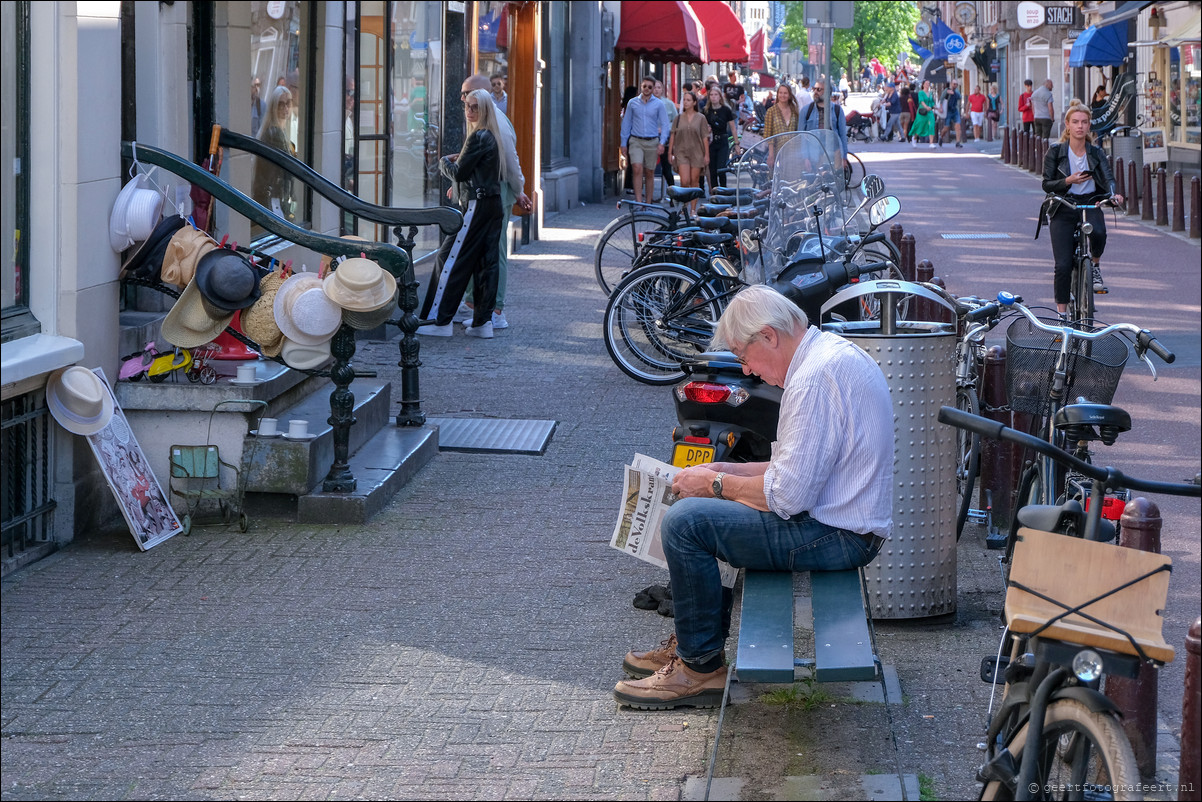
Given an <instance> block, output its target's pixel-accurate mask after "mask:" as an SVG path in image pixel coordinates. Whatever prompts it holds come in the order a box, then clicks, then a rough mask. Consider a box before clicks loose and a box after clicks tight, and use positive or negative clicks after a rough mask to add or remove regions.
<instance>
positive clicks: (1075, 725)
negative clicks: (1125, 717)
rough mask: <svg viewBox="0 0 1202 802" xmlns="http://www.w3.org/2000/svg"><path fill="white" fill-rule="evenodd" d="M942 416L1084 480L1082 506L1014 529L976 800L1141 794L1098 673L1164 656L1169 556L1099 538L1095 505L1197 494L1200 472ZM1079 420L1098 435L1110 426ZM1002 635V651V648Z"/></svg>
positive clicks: (990, 669) (1127, 670)
mask: <svg viewBox="0 0 1202 802" xmlns="http://www.w3.org/2000/svg"><path fill="white" fill-rule="evenodd" d="M1107 409H1108V410H1112V411H1113V410H1117V411H1118V412H1122V410H1118V408H1117V407H1108V408H1107ZM1123 414H1126V413H1123ZM939 420H940V421H942V422H943V423H948V424H951V425H953V426H956V427H957V428H959V429H962V430H968V431H971V432H973V433H974V434H976V435H978V436H980V437H990V438H994V439H999V440H1007V441H1010V442H1014V443H1018V444H1020V445H1023V446H1025V447H1028V448H1031V449H1034V450H1036V451H1038V452H1039V453H1040V454H1042V455H1043V456H1044V457H1045V458H1046V459H1049V460H1053V461H1055V462H1056V463H1058V464H1061V465H1063V466H1065V467H1067V468H1068V470H1069V471H1070V472H1077V473H1080V474H1081V475H1082V476H1083V477H1084V478H1085V479H1087V480H1088V481H1089V482H1090V483H1091V490H1090V502H1091V503H1090V505H1089V509H1088V512H1083V511H1082V510H1081V508H1080V505H1079V504H1077V503H1076V502H1067V503H1065V504H1063V505H1061V506H1059V507H1054V508H1051V509H1048V510H1039V511H1032V512H1033V513H1034V512H1038V513H1039V515H1033V514H1032V515H1029V516H1028V521H1026V522H1027V523H1029V524H1030V525H1031V526H1032V527H1037V528H1030V529H1027V528H1024V529H1022V530H1021V542H1020V548H1018V549H1016V550H1015V563H1014V565H1013V567H1012V570H1011V573H1010V577H1009V580H1008V582H1007V584H1008V588H1007V593H1006V607H1005V610H1006V624H1007V629H1006V631H1005V632H1004V633H1003V636H1002V642H1001V645H1000V646H999V649H998V654H997V656H995V657H986V658H985V659H983V660H982V661H981V679H982V680H984V681H986V682H990V683H992V684H994V685H997V684H998V682H999V677H1004V679H1002V682H1003V683H1004V689H1003V695H1002V702H1001V705H1000V707H999V708H998V710H997V713H996V714H994V713H993V702H992V699H991V701H990V717H989V724H988V729H987V738H986V741H985V743H984V744H983V745H982V747H983V748H984V749H985V751H986V760H985V763H984V764H983V765H982V766H981V767H980V769H979V770H978V773H977V779H978V780H979V781H980V782H981V783H982V784H983V789H982V793H981V798H982V799H987V800H994V799H1045V798H1052V797H1051V795H1052V794H1053V793H1057V792H1059V793H1063V792H1064V791H1066V790H1068V791H1070V792H1071V793H1073V796H1071V797H1070V798H1087V799H1095V798H1096V799H1105V798H1113V799H1142V798H1143V797H1142V794H1141V792H1140V790H1139V789H1140V785H1139V779H1140V775H1139V768H1138V766H1137V764H1136V760H1135V756H1134V753H1133V751H1132V749H1131V744H1130V742H1129V741H1128V739H1127V735H1126V733H1125V732H1124V731H1123V728H1122V725H1121V723H1120V721H1119V717H1118V714H1117V709H1116V708H1115V707H1114V704H1113V703H1112V702H1110V700H1109V699H1107V698H1106V697H1105V696H1104V695H1103V694H1102V692H1101V691H1100V690H1099V687H1100V685H1101V680H1102V678H1103V676H1104V675H1106V674H1112V675H1118V676H1125V677H1137V676H1138V675H1139V673H1140V671H1142V670H1147V669H1148V668H1155V667H1159V666H1161V665H1163V664H1165V663H1167V662H1170V661H1172V659H1173V657H1174V651H1173V647H1172V646H1170V645H1169V644H1167V643H1166V642H1165V641H1164V638H1163V635H1162V634H1161V625H1162V620H1161V618H1160V616H1159V614H1158V611H1159V610H1160V609H1163V607H1164V606H1165V604H1166V601H1167V597H1168V571H1169V570H1170V569H1171V564H1172V560H1170V559H1169V558H1167V557H1162V556H1161V555H1158V554H1153V553H1147V552H1141V551H1136V550H1134V549H1126V548H1121V547H1118V546H1107V545H1104V544H1103V543H1102V542H1101V541H1104V540H1106V539H1108V537H1111V536H1112V535H1113V532H1112V531H1111V530H1112V527H1110V526H1109V524H1108V522H1107V521H1106V520H1105V519H1104V517H1103V515H1104V514H1103V504H1102V502H1103V499H1104V498H1105V497H1106V494H1107V493H1109V492H1112V491H1115V490H1127V491H1130V490H1138V491H1144V492H1152V493H1165V494H1170V495H1179V496H1192V497H1195V498H1197V497H1199V496H1202V483H1200V482H1202V478H1200V476H1199V475H1196V476H1195V477H1194V479H1193V481H1192V482H1188V483H1170V482H1155V481H1149V480H1143V479H1136V478H1134V477H1129V476H1126V475H1124V474H1123V473H1122V472H1121V471H1119V470H1117V469H1115V468H1111V467H1106V468H1101V467H1098V466H1095V465H1093V464H1092V463H1090V462H1088V461H1085V460H1082V459H1080V458H1078V457H1076V456H1073V455H1070V454H1068V453H1066V452H1064V451H1063V450H1061V449H1060V448H1058V447H1057V446H1055V445H1054V444H1052V443H1049V442H1047V441H1045V440H1041V439H1040V438H1038V437H1035V436H1033V435H1029V434H1024V433H1022V432H1018V431H1016V430H1014V429H1011V428H1010V427H1007V426H1005V425H1003V424H1001V423H997V422H995V421H991V420H988V419H986V418H981V417H978V416H974V415H968V414H966V413H964V412H961V411H959V410H954V409H952V408H950V407H943V408H942V409H941V410H940V412H939ZM1082 425H1083V426H1085V427H1088V428H1090V429H1092V430H1093V436H1096V437H1099V438H1100V437H1103V436H1104V435H1103V434H1102V430H1103V429H1104V428H1105V427H1106V426H1107V425H1108V424H1107V423H1105V422H1095V423H1087V424H1082ZM1070 520H1071V521H1072V524H1071V525H1070V524H1069V521H1070ZM1049 523H1050V524H1051V525H1046V524H1049ZM1045 530H1050V531H1045ZM1066 535H1077V537H1071V536H1066ZM1127 591H1131V592H1127ZM1007 642H1009V644H1010V649H1009V655H1008V656H1007V657H1002V656H1001V653H1002V651H1003V649H1004V648H1005V645H1006V643H1007ZM1056 798H1062V797H1056Z"/></svg>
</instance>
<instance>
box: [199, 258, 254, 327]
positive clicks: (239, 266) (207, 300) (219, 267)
mask: <svg viewBox="0 0 1202 802" xmlns="http://www.w3.org/2000/svg"><path fill="white" fill-rule="evenodd" d="M192 283H193V284H195V285H196V287H197V289H199V290H200V297H201V300H202V302H203V303H204V305H205V307H206V308H207V309H208V311H209V314H210V315H212V316H213V317H217V316H219V315H221V314H223V313H226V312H237V311H238V310H239V309H245V308H247V307H248V306H250V305H251V304H253V303H254V302H255V301H257V300H259V295H260V292H259V271H258V270H257V269H256V268H255V266H254V265H252V264H251V263H250V262H249V261H247V259H246V257H244V256H242V255H241V254H240V253H237V252H236V251H231V250H228V249H226V248H217V249H215V250H212V251H209V252H208V253H206V254H205V255H204V256H202V257H200V261H199V262H197V263H196V277H195V278H194V279H192ZM189 286H190V285H189Z"/></svg>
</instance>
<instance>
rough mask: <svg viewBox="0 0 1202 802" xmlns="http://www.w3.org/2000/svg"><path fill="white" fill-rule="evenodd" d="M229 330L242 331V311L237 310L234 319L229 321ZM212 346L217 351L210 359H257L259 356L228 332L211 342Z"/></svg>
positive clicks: (222, 333)
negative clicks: (215, 347)
mask: <svg viewBox="0 0 1202 802" xmlns="http://www.w3.org/2000/svg"><path fill="white" fill-rule="evenodd" d="M230 328H231V329H234V330H235V331H238V332H241V331H242V310H241V309H239V310H238V311H237V312H235V313H234V319H233V320H231V321H230ZM213 345H215V346H217V350H216V351H215V352H214V353H213V355H212V356H211V357H209V358H210V359H229V360H236V359H258V358H259V355H258V353H256V352H255V351H253V350H251V349H250V348H247V347H246V345H245V344H244V343H242V342H241V341H239V340H237V339H235V338H234V337H233V336H232V335H230V333H229V332H228V331H223V332H221V333H220V334H218V335H217V339H215V340H213Z"/></svg>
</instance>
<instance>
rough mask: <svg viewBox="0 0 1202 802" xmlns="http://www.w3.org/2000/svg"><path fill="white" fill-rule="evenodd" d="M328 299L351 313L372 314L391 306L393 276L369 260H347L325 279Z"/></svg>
mask: <svg viewBox="0 0 1202 802" xmlns="http://www.w3.org/2000/svg"><path fill="white" fill-rule="evenodd" d="M323 289H324V290H325V293H326V295H327V296H329V298H330V300H332V301H333V302H334V303H336V304H338V305H339V306H341V307H342V308H343V309H347V310H350V311H352V312H372V311H375V310H377V309H379V308H380V307H381V306H384V305H385V304H389V303H392V299H393V298H394V297H395V296H396V277H395V276H393V275H392V274H391V273H389V272H388V271H387V270H385V269H384V268H382V267H380V265H379V264H378V263H376V262H373V261H372V260H371V259H362V258H358V259H347V260H346V261H344V262H343V263H342V264H340V265H338V266H337V267H336V268H335V269H334V270H333V271H332V272H331V273H330V274H329V275H328V276H326V278H325V284H324V285H323Z"/></svg>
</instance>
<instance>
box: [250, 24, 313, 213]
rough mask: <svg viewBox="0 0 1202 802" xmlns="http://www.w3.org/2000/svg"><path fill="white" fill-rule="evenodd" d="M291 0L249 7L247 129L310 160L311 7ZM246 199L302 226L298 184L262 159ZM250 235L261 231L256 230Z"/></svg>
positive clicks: (302, 204)
mask: <svg viewBox="0 0 1202 802" xmlns="http://www.w3.org/2000/svg"><path fill="white" fill-rule="evenodd" d="M312 5H313V4H310V3H300V2H297V1H296V0H289V1H288V2H262V1H261V0H256V1H255V2H252V3H251V4H250V7H251V11H250V69H251V74H250V79H249V81H248V83H247V89H248V92H249V103H250V107H251V116H250V130H249V131H247V132H246V133H248V134H250V135H251V136H255V137H257V138H258V139H259V140H261V141H263V142H265V143H267V144H268V145H271V146H272V147H273V148H276V149H277V150H280V151H283V152H284V153H288V154H289V155H292V156H296V157H297V158H299V159H300V160H301V161H303V162H305V163H307V164H311V162H312V152H313V149H312V145H311V140H312V129H313V118H314V110H313V108H312V103H313V99H312V96H313V93H312V91H311V88H312V81H313V63H314V59H313V53H312V46H311V39H312V24H313V23H312V8H311V6H312ZM253 169H254V173H253V177H252V181H251V197H252V198H254V200H255V201H257V202H258V203H259V204H261V205H262V206H264V207H266V208H268V209H270V210H271V211H273V212H274V213H275V214H276V215H278V216H280V217H282V218H284V219H285V220H287V221H288V222H290V223H295V224H297V225H303V224H304V221H305V220H306V219H307V217H308V215H307V203H306V198H305V197H304V193H303V191H302V190H303V185H302V184H301V183H300V182H299V181H294V180H293V179H292V178H291V177H290V176H288V175H287V174H286V173H284V172H283V171H281V170H280V169H279V168H277V167H276V166H275V165H273V164H271V163H270V162H267V161H266V160H259V159H256V160H255V165H254V168H253ZM251 233H252V235H255V236H258V235H261V234H263V233H265V232H264V231H263V230H262V229H260V228H258V226H255V227H253V229H252V232H251Z"/></svg>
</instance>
